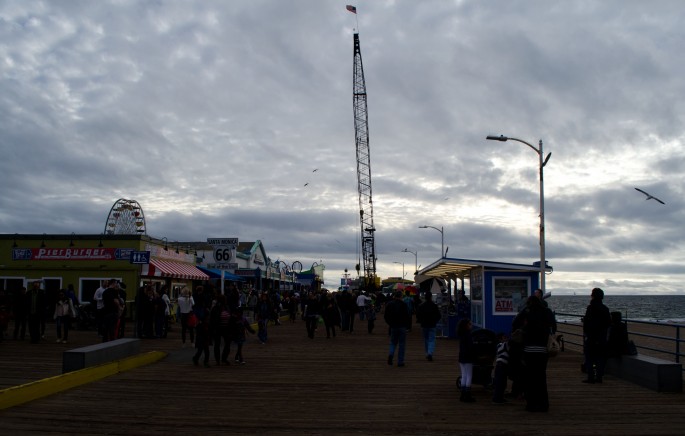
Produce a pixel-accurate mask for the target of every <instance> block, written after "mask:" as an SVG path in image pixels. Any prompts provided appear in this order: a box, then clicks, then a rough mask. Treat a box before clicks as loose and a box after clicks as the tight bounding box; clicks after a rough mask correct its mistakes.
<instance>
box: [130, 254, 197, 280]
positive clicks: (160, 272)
mask: <svg viewBox="0 0 685 436" xmlns="http://www.w3.org/2000/svg"><path fill="white" fill-rule="evenodd" d="M141 275H142V276H147V277H171V278H174V279H186V280H209V276H208V275H207V274H205V273H204V272H202V271H201V270H199V269H198V268H196V267H195V265H190V264H187V263H179V262H171V261H168V260H159V259H150V263H149V264H148V265H143V268H142V270H141Z"/></svg>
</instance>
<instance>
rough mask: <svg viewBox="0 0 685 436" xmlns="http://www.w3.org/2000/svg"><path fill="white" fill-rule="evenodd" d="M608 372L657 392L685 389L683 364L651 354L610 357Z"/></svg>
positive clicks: (607, 366)
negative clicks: (684, 387)
mask: <svg viewBox="0 0 685 436" xmlns="http://www.w3.org/2000/svg"><path fill="white" fill-rule="evenodd" d="M605 371H606V373H607V374H611V375H614V376H616V377H619V378H622V379H624V380H628V381H631V382H633V383H636V384H638V385H640V386H644V387H646V388H649V389H653V390H655V391H657V392H682V391H683V366H682V364H680V363H676V362H670V361H668V360H664V359H659V358H656V357H651V356H644V355H641V354H638V355H636V356H620V357H610V358H609V359H607V365H606V370H605Z"/></svg>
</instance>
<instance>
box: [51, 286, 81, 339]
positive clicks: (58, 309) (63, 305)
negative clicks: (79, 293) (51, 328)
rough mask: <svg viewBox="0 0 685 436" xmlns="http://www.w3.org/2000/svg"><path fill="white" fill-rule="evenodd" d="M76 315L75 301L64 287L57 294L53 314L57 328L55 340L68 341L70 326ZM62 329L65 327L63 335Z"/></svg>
mask: <svg viewBox="0 0 685 436" xmlns="http://www.w3.org/2000/svg"><path fill="white" fill-rule="evenodd" d="M75 316H76V310H74V303H73V302H72V301H71V299H70V298H69V297H67V295H66V293H65V292H64V289H62V290H61V291H59V294H58V296H57V302H56V303H55V311H54V314H53V318H54V320H55V328H56V329H57V341H55V342H57V343H60V342H61V343H63V344H66V343H67V340H68V339H69V328H70V327H71V318H72V317H75ZM62 329H64V336H62Z"/></svg>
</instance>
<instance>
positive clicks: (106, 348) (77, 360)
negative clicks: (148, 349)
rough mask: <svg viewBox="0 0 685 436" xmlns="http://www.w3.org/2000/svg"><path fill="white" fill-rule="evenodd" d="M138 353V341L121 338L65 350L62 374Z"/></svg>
mask: <svg viewBox="0 0 685 436" xmlns="http://www.w3.org/2000/svg"><path fill="white" fill-rule="evenodd" d="M139 353H140V339H134V338H122V339H116V340H114V341H109V342H103V343H101V344H95V345H89V346H87V347H82V348H75V349H73V350H67V351H65V352H64V354H63V355H62V374H65V373H67V372H71V371H77V370H79V369H83V368H88V367H91V366H95V365H100V364H102V363H107V362H112V361H114V360H119V359H123V358H125V357H130V356H134V355H136V354H139Z"/></svg>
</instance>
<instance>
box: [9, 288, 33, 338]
mask: <svg viewBox="0 0 685 436" xmlns="http://www.w3.org/2000/svg"><path fill="white" fill-rule="evenodd" d="M30 303H31V302H30V300H29V298H28V292H27V290H26V286H22V287H21V290H20V291H19V294H18V295H16V296H15V297H14V301H13V305H12V307H13V314H14V340H15V341H16V340H17V339H21V340H22V341H23V340H24V337H26V319H27V315H28V311H29V307H30Z"/></svg>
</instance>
